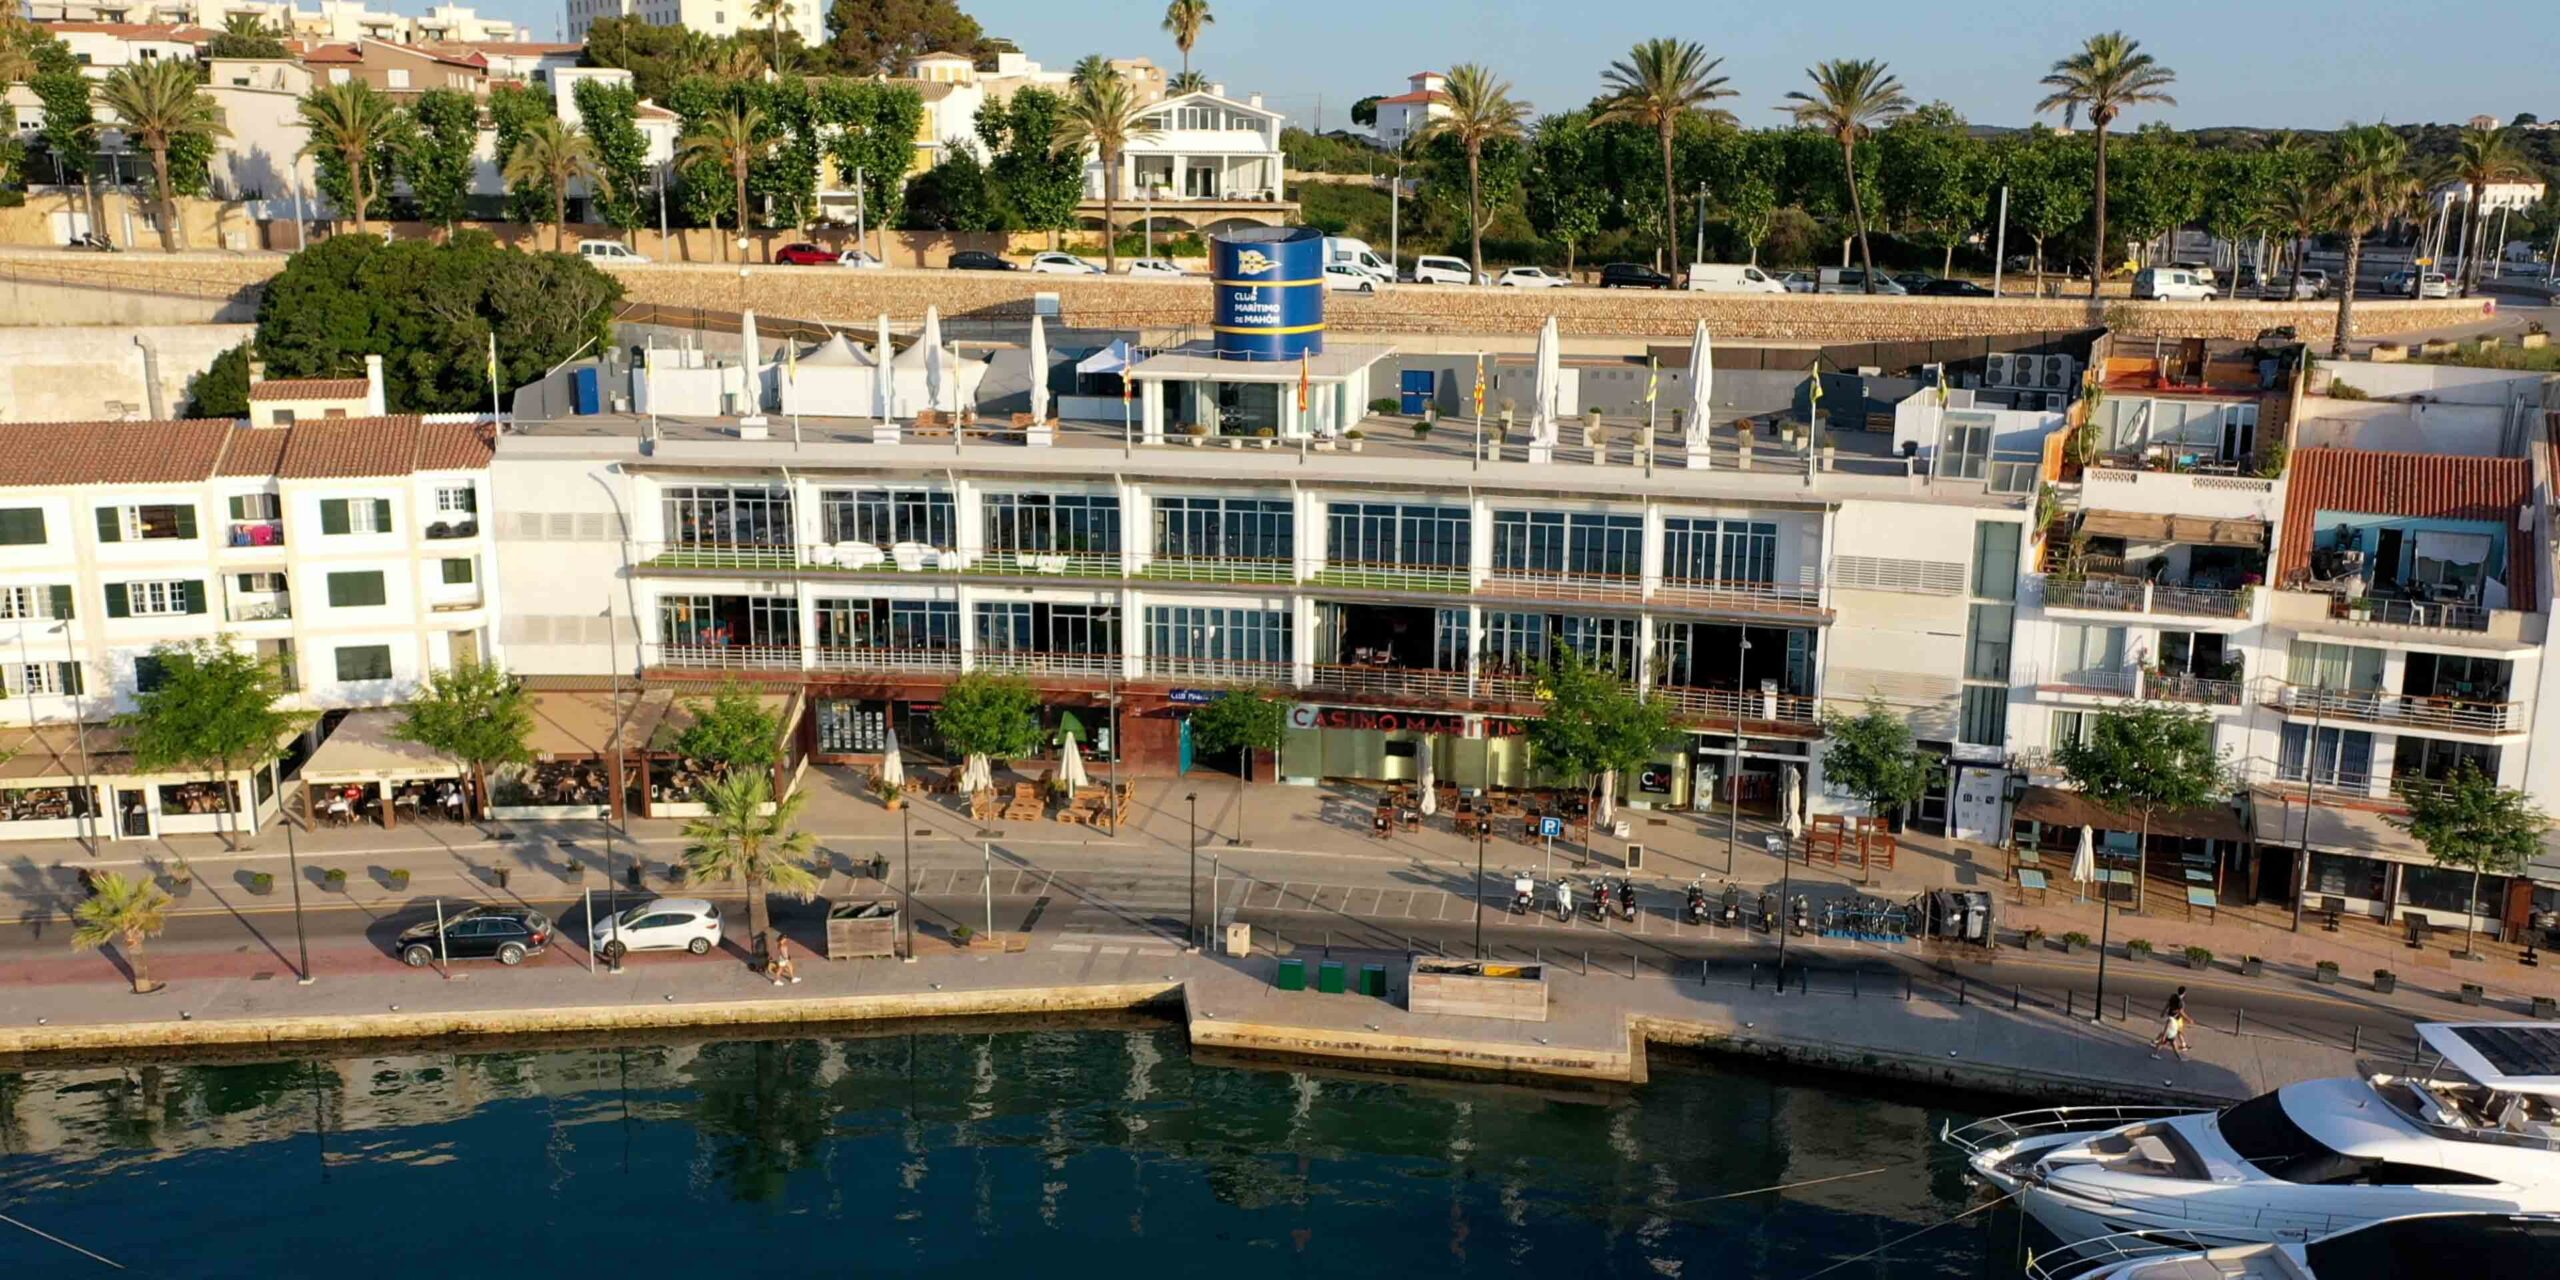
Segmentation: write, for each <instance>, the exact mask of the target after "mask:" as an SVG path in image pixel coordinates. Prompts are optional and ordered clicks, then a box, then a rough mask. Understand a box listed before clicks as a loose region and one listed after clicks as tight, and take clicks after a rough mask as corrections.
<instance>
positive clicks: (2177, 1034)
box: [2151, 987, 2187, 1062]
mask: <svg viewBox="0 0 2560 1280" xmlns="http://www.w3.org/2000/svg"><path fill="white" fill-rule="evenodd" d="M2162 1049H2167V1050H2170V1051H2171V1052H2174V1053H2176V1054H2177V1055H2178V1061H2180V1062H2184V1061H2186V1060H2187V989H2186V988H2185V987H2180V988H2178V989H2177V990H2176V991H2173V992H2171V993H2170V994H2169V1003H2167V1004H2165V1005H2162V1006H2161V1007H2160V1035H2159V1037H2158V1038H2157V1039H2155V1040H2153V1041H2152V1042H2151V1056H2152V1057H2155V1058H2157V1057H2159V1056H2160V1051H2161V1050H2162Z"/></svg>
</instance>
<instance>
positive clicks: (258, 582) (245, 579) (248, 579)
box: [236, 573, 285, 596]
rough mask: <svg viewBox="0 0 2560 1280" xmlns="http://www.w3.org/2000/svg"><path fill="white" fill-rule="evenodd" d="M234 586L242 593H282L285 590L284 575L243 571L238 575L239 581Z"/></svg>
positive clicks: (263, 594)
mask: <svg viewBox="0 0 2560 1280" xmlns="http://www.w3.org/2000/svg"><path fill="white" fill-rule="evenodd" d="M236 586H237V589H238V590H239V592H240V593H241V594H242V595H251V596H266V595H282V594H283V593H284V590H285V585H284V575H283V574H281V573H244V574H241V575H240V576H239V581H238V582H237V584H236Z"/></svg>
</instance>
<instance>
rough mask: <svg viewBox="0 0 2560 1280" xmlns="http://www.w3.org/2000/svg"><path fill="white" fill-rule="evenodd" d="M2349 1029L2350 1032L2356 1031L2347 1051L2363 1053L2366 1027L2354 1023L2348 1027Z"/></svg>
mask: <svg viewBox="0 0 2560 1280" xmlns="http://www.w3.org/2000/svg"><path fill="white" fill-rule="evenodd" d="M2347 1030H2349V1031H2350V1032H2353V1033H2354V1038H2353V1039H2352V1040H2350V1041H2349V1042H2348V1044H2349V1048H2348V1050H2347V1052H2349V1053H2362V1052H2364V1027H2363V1025H2362V1024H2357V1025H2354V1026H2350V1027H2348V1028H2347Z"/></svg>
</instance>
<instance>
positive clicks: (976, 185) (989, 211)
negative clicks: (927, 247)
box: [899, 144, 1004, 231]
mask: <svg viewBox="0 0 2560 1280" xmlns="http://www.w3.org/2000/svg"><path fill="white" fill-rule="evenodd" d="M900 203H901V204H902V205H903V206H904V212H903V213H902V214H901V216H900V218H899V225H900V226H902V227H905V228H906V229H907V230H909V231H993V230H996V229H997V228H999V227H1001V226H1003V225H1004V215H1003V213H1002V212H1001V211H999V210H998V209H997V208H996V194H995V187H994V186H993V185H992V184H991V183H989V182H988V181H987V167H986V166H985V165H983V164H980V163H978V153H977V152H975V151H973V150H971V149H970V148H969V147H967V146H966V145H958V144H955V145H953V146H950V147H946V148H944V149H943V153H942V159H941V160H939V161H937V162H935V164H934V166H933V167H932V168H930V169H927V170H925V171H924V172H923V173H920V174H917V175H916V178H915V181H913V182H911V183H909V184H907V189H906V192H905V193H904V195H903V196H902V198H901V200H900Z"/></svg>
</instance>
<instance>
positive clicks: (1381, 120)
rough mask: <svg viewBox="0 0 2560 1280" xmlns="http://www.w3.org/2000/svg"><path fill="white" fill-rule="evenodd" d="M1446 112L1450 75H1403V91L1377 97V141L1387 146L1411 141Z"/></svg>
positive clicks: (1421, 73)
mask: <svg viewBox="0 0 2560 1280" xmlns="http://www.w3.org/2000/svg"><path fill="white" fill-rule="evenodd" d="M1448 114H1449V77H1447V76H1445V75H1442V74H1441V73H1439V72H1437V71H1417V72H1414V73H1413V74H1412V75H1409V76H1406V77H1405V90H1404V92H1402V93H1397V94H1390V95H1388V96H1386V97H1383V98H1380V99H1378V123H1377V126H1376V127H1377V133H1378V141H1380V142H1382V143H1385V144H1386V145H1387V146H1388V147H1389V148H1390V149H1394V148H1399V147H1402V146H1404V145H1405V144H1406V143H1409V142H1411V141H1413V139H1414V138H1415V136H1417V135H1419V134H1420V133H1421V132H1422V131H1423V130H1424V129H1427V128H1429V127H1431V122H1432V121H1434V120H1437V119H1439V118H1441V117H1442V116H1445V115H1448Z"/></svg>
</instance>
